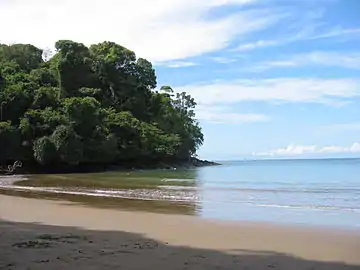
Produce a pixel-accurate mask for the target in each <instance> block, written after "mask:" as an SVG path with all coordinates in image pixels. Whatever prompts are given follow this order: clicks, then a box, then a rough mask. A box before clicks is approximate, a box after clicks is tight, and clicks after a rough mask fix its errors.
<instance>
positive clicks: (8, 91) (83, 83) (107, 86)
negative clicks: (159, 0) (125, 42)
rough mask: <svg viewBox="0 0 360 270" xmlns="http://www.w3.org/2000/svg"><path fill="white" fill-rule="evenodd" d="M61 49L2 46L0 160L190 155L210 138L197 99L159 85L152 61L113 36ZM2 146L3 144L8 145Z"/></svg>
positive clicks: (69, 161) (62, 44) (63, 44)
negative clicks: (47, 54)
mask: <svg viewBox="0 0 360 270" xmlns="http://www.w3.org/2000/svg"><path fill="white" fill-rule="evenodd" d="M55 48H56V53H55V54H54V55H53V56H52V57H51V58H49V57H42V54H43V51H42V50H41V49H38V48H36V47H34V46H32V45H28V44H15V45H11V46H8V45H1V44H0V102H1V119H0V139H1V144H2V145H1V151H0V152H1V153H0V163H1V164H3V163H6V162H8V161H11V160H13V159H15V158H19V159H21V160H22V161H25V162H29V163H30V164H31V163H33V162H37V163H38V164H40V165H42V166H58V165H65V166H67V165H72V166H74V165H82V164H89V163H91V164H98V163H102V164H103V163H105V164H113V163H115V164H116V163H122V162H127V163H131V162H135V161H139V160H140V161H141V160H142V161H144V160H146V161H147V162H158V161H161V160H187V159H189V158H191V157H193V156H194V155H195V154H196V150H197V149H198V148H199V146H200V145H201V144H202V143H203V140H204V137H203V134H202V132H201V128H200V126H199V123H198V122H197V120H196V119H195V106H196V102H195V100H194V99H193V98H192V97H191V96H190V95H188V94H186V93H177V92H175V91H174V90H173V89H172V88H171V87H170V86H163V87H161V88H160V90H157V89H156V87H157V78H156V73H155V69H154V68H153V66H152V64H151V62H149V61H147V60H146V59H143V58H137V57H136V54H135V52H133V51H131V50H129V49H127V48H125V47H123V46H121V45H119V44H116V43H114V42H102V43H99V44H94V45H91V46H90V47H89V48H88V47H86V46H85V45H84V44H81V43H78V42H74V41H71V40H60V41H58V42H56V44H55ZM3 149H4V150H3Z"/></svg>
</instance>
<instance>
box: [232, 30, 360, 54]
mask: <svg viewBox="0 0 360 270" xmlns="http://www.w3.org/2000/svg"><path fill="white" fill-rule="evenodd" d="M337 37H341V38H351V37H360V28H343V27H335V28H331V29H328V30H322V31H319V32H314V31H311V30H308V29H306V28H305V29H302V30H300V31H299V32H297V33H295V34H289V35H285V36H281V37H279V38H277V39H268V40H256V41H253V42H248V43H243V44H239V45H238V46H236V47H235V48H232V49H231V50H232V51H239V52H245V51H251V50H255V49H261V48H267V47H276V46H284V45H289V44H291V43H294V42H298V41H307V40H317V39H330V38H337Z"/></svg>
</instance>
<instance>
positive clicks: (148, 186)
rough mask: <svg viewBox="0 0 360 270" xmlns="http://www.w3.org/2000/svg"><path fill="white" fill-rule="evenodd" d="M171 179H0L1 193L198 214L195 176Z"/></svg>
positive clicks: (134, 175)
mask: <svg viewBox="0 0 360 270" xmlns="http://www.w3.org/2000/svg"><path fill="white" fill-rule="evenodd" d="M126 176H127V177H126ZM129 176H131V177H129ZM164 176H165V177H164ZM171 176H172V175H171V173H168V172H162V174H161V173H158V172H150V173H146V174H145V173H132V174H131V175H130V174H129V173H126V174H125V173H102V174H71V175H39V176H36V175H35V176H30V177H24V176H7V177H1V178H0V193H2V194H6V195H13V196H22V197H28V198H42V199H55V200H67V201H70V202H76V203H81V204H83V205H89V206H95V207H101V208H118V209H125V210H139V211H149V212H157V213H171V214H185V215H195V214H196V213H197V212H198V207H199V206H198V196H197V191H196V189H195V188H191V186H194V185H195V181H194V180H193V179H194V178H192V177H193V175H191V173H190V174H189V172H187V174H186V175H184V178H183V179H180V178H171ZM177 176H179V174H178V175H177ZM169 184H171V185H175V186H173V187H174V188H169ZM113 186H115V187H116V188H113ZM141 187H142V188H141ZM144 187H145V188H144ZM170 187H171V186H170Z"/></svg>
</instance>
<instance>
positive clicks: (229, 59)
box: [209, 56, 238, 64]
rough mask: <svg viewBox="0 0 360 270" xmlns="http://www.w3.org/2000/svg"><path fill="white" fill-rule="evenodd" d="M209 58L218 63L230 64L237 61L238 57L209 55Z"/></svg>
mask: <svg viewBox="0 0 360 270" xmlns="http://www.w3.org/2000/svg"><path fill="white" fill-rule="evenodd" d="M209 59H210V60H212V61H214V62H216V63H219V64H230V63H234V62H237V61H238V57H220V56H213V57H209Z"/></svg>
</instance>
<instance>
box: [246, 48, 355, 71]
mask: <svg viewBox="0 0 360 270" xmlns="http://www.w3.org/2000/svg"><path fill="white" fill-rule="evenodd" d="M309 65H318V66H332V67H341V68H348V69H360V52H356V53H352V52H342V53H340V52H319V51H316V52H310V53H301V54H296V55H292V56H290V57H287V58H282V59H280V60H274V61H265V62H260V63H258V64H255V65H254V66H252V67H247V68H246V69H244V71H250V72H261V71H265V70H268V69H273V68H287V67H299V66H309Z"/></svg>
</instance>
